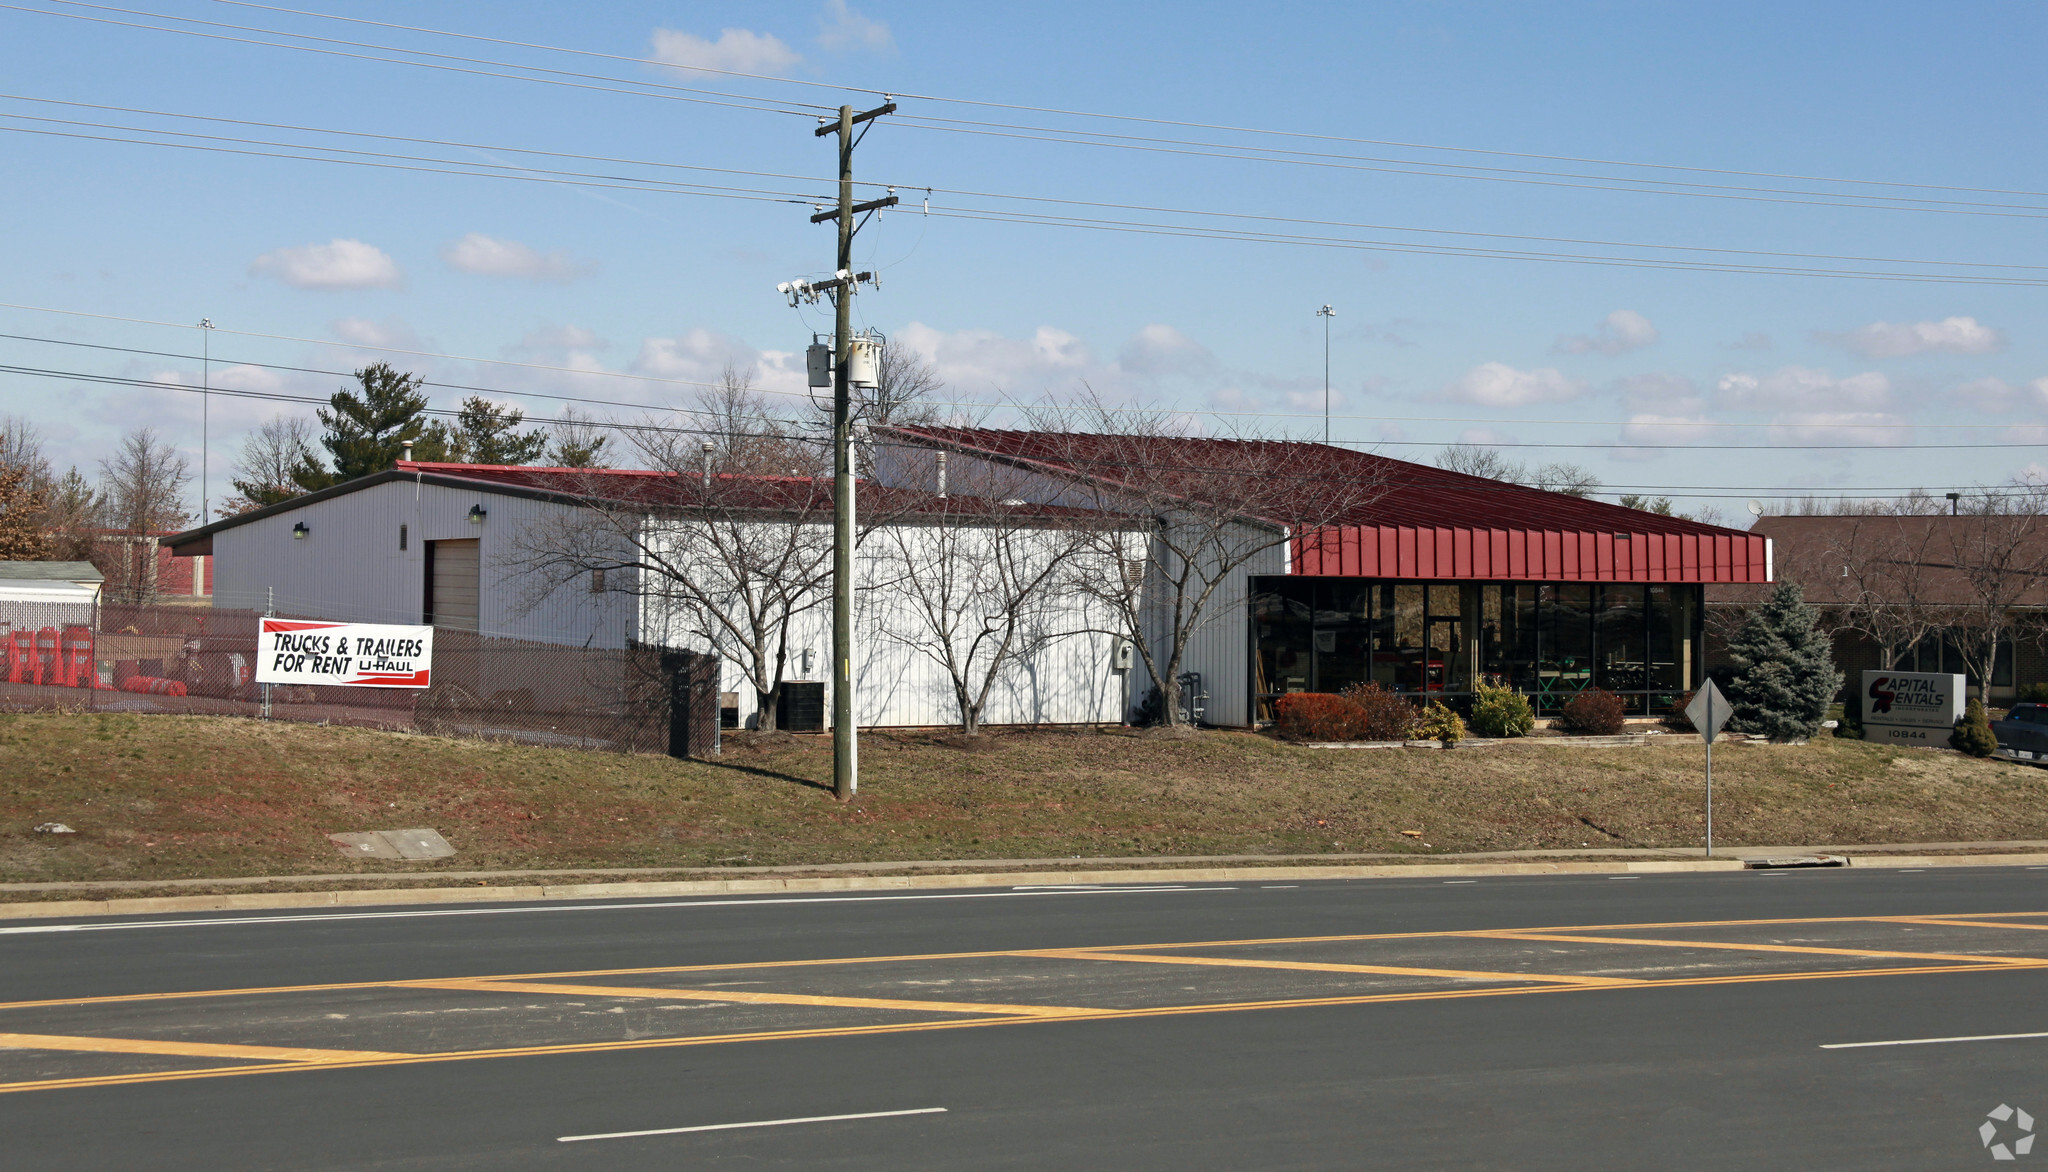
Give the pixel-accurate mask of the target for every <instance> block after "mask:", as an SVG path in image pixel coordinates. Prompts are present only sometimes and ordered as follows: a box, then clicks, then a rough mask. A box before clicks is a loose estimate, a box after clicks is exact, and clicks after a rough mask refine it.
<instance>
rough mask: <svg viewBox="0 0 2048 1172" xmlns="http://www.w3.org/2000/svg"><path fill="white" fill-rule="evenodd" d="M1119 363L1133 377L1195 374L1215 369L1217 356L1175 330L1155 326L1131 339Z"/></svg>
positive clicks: (1166, 326)
mask: <svg viewBox="0 0 2048 1172" xmlns="http://www.w3.org/2000/svg"><path fill="white" fill-rule="evenodd" d="M1116 361H1117V365H1118V366H1121V367H1123V368H1124V369H1125V370H1127V371H1129V372H1130V373H1132V374H1138V375H1162V374H1193V373H1195V372H1197V371H1202V370H1207V369H1210V368H1212V367H1214V366H1215V365H1216V356H1215V355H1213V354H1211V353H1210V352H1209V348H1208V347H1207V346H1204V345H1202V344H1201V343H1200V342H1197V341H1195V340H1194V339H1193V338H1190V337H1188V336H1187V335H1186V334H1183V333H1181V332H1180V331H1179V330H1177V329H1174V328H1173V327H1172V326H1169V325H1164V324H1162V323H1159V322H1154V323H1152V324H1151V325H1148V326H1144V327H1142V328H1140V329H1139V330H1138V332H1137V333H1135V334H1132V335H1131V338H1130V341H1128V342H1125V343H1124V347H1123V350H1122V351H1120V352H1119V353H1118V354H1117V360H1116Z"/></svg>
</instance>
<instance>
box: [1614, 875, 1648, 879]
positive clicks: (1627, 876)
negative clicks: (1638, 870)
mask: <svg viewBox="0 0 2048 1172" xmlns="http://www.w3.org/2000/svg"><path fill="white" fill-rule="evenodd" d="M1608 878H1609V879H1641V878H1642V876H1641V875H1609V876H1608Z"/></svg>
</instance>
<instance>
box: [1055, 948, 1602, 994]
mask: <svg viewBox="0 0 2048 1172" xmlns="http://www.w3.org/2000/svg"><path fill="white" fill-rule="evenodd" d="M1018 955H1020V956H1051V957H1062V958H1065V959H1068V960H1120V961H1125V962H1132V963H1141V964H1192V965H1217V966H1220V967H1224V968H1246V969H1301V970H1305V971H1307V972H1314V973H1380V974H1384V975H1387V976H1396V977H1449V978H1451V979H1452V980H1457V981H1514V982H1517V983H1520V982H1524V981H1541V982H1545V983H1549V984H1558V985H1634V984H1640V983H1641V982H1639V981H1636V980H1634V979H1633V978H1629V977H1580V976H1552V975H1548V974H1544V973H1494V972H1476V971H1473V970H1470V969H1423V968H1407V967H1404V966H1401V965H1391V964H1326V963H1323V962H1321V961H1311V960H1242V959H1239V958H1237V957H1224V956H1157V955H1147V954H1138V953H1127V952H1109V951H1104V952H1096V951H1093V950H1090V949H1085V948H1076V949H1046V950H1044V951H1041V952H1028V953H1019V954H1018Z"/></svg>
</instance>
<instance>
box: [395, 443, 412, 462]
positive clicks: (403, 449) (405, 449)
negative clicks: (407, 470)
mask: <svg viewBox="0 0 2048 1172" xmlns="http://www.w3.org/2000/svg"><path fill="white" fill-rule="evenodd" d="M398 458H399V459H401V460H403V461H405V462H406V463H408V464H410V463H412V441H411V440H405V441H403V442H401V443H400V444H399V445H398Z"/></svg>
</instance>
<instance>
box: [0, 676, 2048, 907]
mask: <svg viewBox="0 0 2048 1172" xmlns="http://www.w3.org/2000/svg"><path fill="white" fill-rule="evenodd" d="M978 740H979V742H980V743H974V742H963V741H962V740H961V739H960V738H953V737H940V736H932V735H912V734H901V735H895V734H886V733H883V734H870V735H868V736H866V737H864V738H863V741H862V747H861V764H862V770H863V786H862V790H861V793H860V796H859V797H858V799H857V800H855V801H853V802H850V803H846V804H841V803H838V802H835V801H834V800H833V799H832V795H831V793H830V791H829V789H828V788H827V787H828V786H829V783H830V776H831V755H830V749H829V745H828V744H826V743H825V742H823V741H822V740H820V739H817V738H811V737H790V736H787V735H784V736H779V737H778V736H770V737H767V738H762V739H759V740H755V739H751V738H739V739H735V740H733V741H729V742H728V752H727V755H726V757H725V758H724V760H722V761H720V762H717V763H710V762H696V761H690V762H684V761H672V760H669V759H666V758H661V757H625V756H613V755H609V754H598V753H582V752H575V751H569V750H558V749H540V748H529V747H524V746H518V745H502V744H483V743H478V742H474V741H458V740H445V739H439V738H434V737H422V736H409V735H402V734H392V733H381V732H368V731H363V730H357V729H345V728H322V727H317V726H308V725H294V724H284V723H272V724H266V723H262V722H258V721H252V720H235V719H223V718H209V717H170V716H99V715H82V716H72V715H8V716H0V881H10V882H22V881H53V880H74V879H90V880H108V879H128V880H150V879H181V878H193V877H227V876H241V875H290V874H311V873H330V874H331V873H339V872H351V871H353V872H360V873H363V874H364V875H365V876H370V875H375V874H379V873H403V874H406V875H412V876H418V875H421V874H423V873H428V874H430V873H431V872H433V871H436V870H485V869H496V868H561V869H568V868H577V867H677V868H681V867H696V866H707V865H727V866H732V865H773V864H811V863H833V862H851V861H860V860H915V859H972V858H990V859H1022V858H1064V857H1069V856H1076V855H1079V856H1088V857H1096V856H1148V855H1155V856H1156V855H1206V854H1252V853H1271V854H1311V853H1335V852H1376V851H1392V852H1407V853H1413V854H1416V855H1427V854H1441V853H1445V852H1452V851H1478V850H1511V849H1520V848H1553V849H1555V848H1567V849H1570V848H1579V847H1585V846H1593V847H1645V848H1651V847H1672V846H1696V845H1698V841H1699V835H1700V823H1701V818H1700V799H1701V785H1700V766H1701V752H1702V749H1701V746H1699V745H1697V744H1693V745H1655V746H1652V747H1648V748H1637V749H1625V748H1624V749H1594V748H1574V747H1565V746H1557V745H1535V744H1513V745H1508V746H1504V747H1499V748H1490V749H1484V750H1479V751H1463V750H1461V751H1457V752H1448V753H1447V752H1440V751H1431V750H1421V749H1410V750H1364V751H1331V750H1316V749H1306V748H1302V747H1299V746H1295V745H1288V744H1283V743H1279V742H1276V741H1273V740H1270V739H1268V738H1266V737H1262V736H1255V735H1251V734H1247V733H1228V732H1214V733H1204V734H1201V735H1199V736H1195V737H1191V738H1186V739H1174V738H1166V737H1160V736H1156V735H1147V734H1143V733H1131V732H1127V731H1120V730H1106V731H1092V732H1053V731H1034V732H1012V733H992V734H989V735H988V736H986V737H984V738H979V739H978ZM963 744H965V745H966V746H967V747H960V746H962V745H963ZM1714 765H1715V770H1714V773H1715V799H1716V801H1715V831H1716V840H1717V842H1720V843H1725V844H1727V845H1729V846H1731V847H1733V846H1737V845H1740V844H1743V843H1754V844H1784V843H1814V844H1820V843H1844V844H1851V843H1859V842H1867V843H1883V842H1935V841H1957V840H1970V839H2024V838H2048V802H2044V801H2043V800H2042V798H2043V797H2044V796H2048V771H2043V770H2038V769H2030V768H2024V767H2019V766H2014V765H2010V764H2005V763H2001V762H1997V761H1978V760H1971V759H1968V758H1965V757H1961V756H1959V755H1957V754H1953V753H1946V752H1941V753H1937V752H1930V751H1927V750H1924V749H1923V750H1911V749H1907V750H1901V749H1893V748H1889V747H1884V746H1875V745H1867V744H1863V743H1861V742H1855V741H1833V740H1826V739H1823V740H1817V741H1815V742H1814V743H1813V744H1811V745H1806V746H1799V747H1792V746H1764V745H1740V744H1735V745H1728V746H1726V747H1722V748H1720V749H1719V750H1718V751H1717V752H1716V754H1715V762H1714ZM44 821H59V822H63V823H66V824H68V825H70V826H72V827H74V828H75V829H76V830H78V832H79V833H77V834H76V835H63V836H53V835H44V834H35V833H33V831H32V828H33V827H34V826H35V825H36V824H37V823H40V822H44ZM407 826H431V827H434V828H435V829H437V830H439V831H441V833H443V834H444V835H446V836H447V838H448V839H449V841H450V842H452V843H453V844H454V845H455V847H456V848H457V850H458V852H459V853H458V854H457V855H456V857H455V858H453V859H447V860H442V861H439V862H434V863H397V862H378V861H375V860H356V859H350V858H348V857H346V856H345V855H343V854H342V852H341V851H340V850H339V849H338V848H336V847H335V846H334V845H333V844H332V843H330V842H329V841H328V840H327V838H326V835H327V834H328V833H330V832H336V831H347V830H379V829H395V828H401V827H407ZM1403 830H1420V831H1422V832H1423V835H1424V837H1423V838H1422V839H1415V838H1411V837H1407V836H1404V835H1403V834H1402V833H1401V832H1402V831H1403ZM1425 842H1426V843H1427V844H1428V845H1427V846H1425V845H1424V843H1425Z"/></svg>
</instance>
